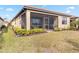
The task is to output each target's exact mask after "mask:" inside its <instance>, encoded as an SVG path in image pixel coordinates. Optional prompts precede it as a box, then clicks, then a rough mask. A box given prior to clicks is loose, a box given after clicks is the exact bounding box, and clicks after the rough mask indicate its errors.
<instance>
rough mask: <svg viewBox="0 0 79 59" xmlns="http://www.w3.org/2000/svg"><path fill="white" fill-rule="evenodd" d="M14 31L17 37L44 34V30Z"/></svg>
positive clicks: (19, 29)
mask: <svg viewBox="0 0 79 59" xmlns="http://www.w3.org/2000/svg"><path fill="white" fill-rule="evenodd" d="M14 31H15V33H16V34H17V35H30V34H35V33H42V32H44V30H43V29H39V28H36V29H32V30H26V29H21V28H16V29H15V30H14Z"/></svg>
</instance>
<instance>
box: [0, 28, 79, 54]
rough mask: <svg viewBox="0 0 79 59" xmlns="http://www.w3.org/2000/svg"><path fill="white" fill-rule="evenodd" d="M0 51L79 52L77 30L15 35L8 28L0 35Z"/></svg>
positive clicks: (78, 33) (78, 34)
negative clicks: (22, 35)
mask: <svg viewBox="0 0 79 59" xmlns="http://www.w3.org/2000/svg"><path fill="white" fill-rule="evenodd" d="M0 39H1V42H0V46H1V48H0V52H19V53H20V52H79V32H78V31H59V32H49V33H41V34H36V35H32V36H24V37H16V36H15V34H14V32H13V31H12V29H11V28H10V29H9V30H8V32H7V33H4V34H2V35H0Z"/></svg>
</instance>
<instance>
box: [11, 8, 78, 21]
mask: <svg viewBox="0 0 79 59" xmlns="http://www.w3.org/2000/svg"><path fill="white" fill-rule="evenodd" d="M24 10H34V11H39V12H44V13H51V14H56V15H63V16H69V17H77V16H73V15H69V14H66V13H62V12H57V11H52V10H48V9H44V8H38V7H34V6H24V7H23V8H22V9H21V10H20V12H19V13H18V14H17V15H16V16H15V17H14V18H13V19H12V20H11V22H12V21H13V20H14V19H15V18H16V17H18V16H19V15H20V14H21V13H22V12H23V11H24Z"/></svg>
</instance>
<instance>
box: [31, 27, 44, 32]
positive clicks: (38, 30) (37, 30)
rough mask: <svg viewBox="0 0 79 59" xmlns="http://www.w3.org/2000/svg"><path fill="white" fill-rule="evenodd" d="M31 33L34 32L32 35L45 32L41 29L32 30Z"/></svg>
mask: <svg viewBox="0 0 79 59" xmlns="http://www.w3.org/2000/svg"><path fill="white" fill-rule="evenodd" d="M31 31H32V33H42V32H44V30H43V29H39V28H35V29H32V30H31Z"/></svg>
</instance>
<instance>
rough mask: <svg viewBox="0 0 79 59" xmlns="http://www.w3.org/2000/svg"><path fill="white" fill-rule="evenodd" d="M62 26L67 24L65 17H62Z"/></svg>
mask: <svg viewBox="0 0 79 59" xmlns="http://www.w3.org/2000/svg"><path fill="white" fill-rule="evenodd" d="M62 24H67V17H65V16H63V17H62Z"/></svg>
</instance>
